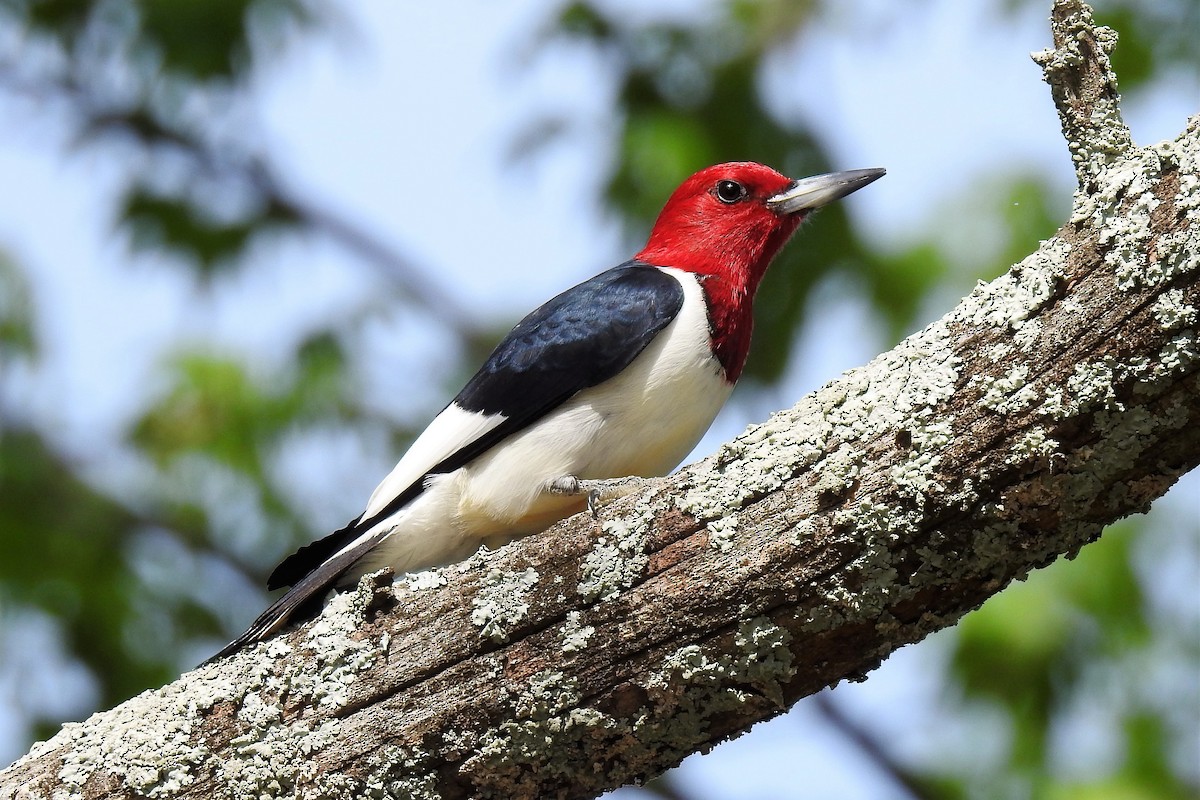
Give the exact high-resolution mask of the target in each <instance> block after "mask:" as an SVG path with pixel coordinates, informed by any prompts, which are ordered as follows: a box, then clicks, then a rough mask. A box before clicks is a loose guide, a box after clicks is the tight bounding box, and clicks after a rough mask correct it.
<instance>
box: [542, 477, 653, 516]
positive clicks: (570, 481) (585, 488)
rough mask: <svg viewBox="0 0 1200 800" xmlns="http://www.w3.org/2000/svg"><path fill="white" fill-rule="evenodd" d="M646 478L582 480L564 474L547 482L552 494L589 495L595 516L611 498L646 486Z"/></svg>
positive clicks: (591, 510)
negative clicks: (601, 506)
mask: <svg viewBox="0 0 1200 800" xmlns="http://www.w3.org/2000/svg"><path fill="white" fill-rule="evenodd" d="M646 483H647V481H646V479H645V478H638V477H632V476H631V477H628V478H614V479H611V480H602V481H593V480H580V479H579V478H577V477H575V476H574V475H563V476H562V477H561V478H555V479H554V480H552V481H549V482H548V483H547V484H546V489H547V491H549V492H550V494H558V495H565V496H572V497H574V496H578V495H581V494H583V495H587V508H588V511H589V512H590V513H591V515H592V516H593V517H599V516H600V505H601V504H602V503H607V502H609V501H611V500H616V499H618V498H621V497H624V496H625V495H627V494H633V493H634V492H636V491H638V490H639V489H642V488H643V487H645V485H646Z"/></svg>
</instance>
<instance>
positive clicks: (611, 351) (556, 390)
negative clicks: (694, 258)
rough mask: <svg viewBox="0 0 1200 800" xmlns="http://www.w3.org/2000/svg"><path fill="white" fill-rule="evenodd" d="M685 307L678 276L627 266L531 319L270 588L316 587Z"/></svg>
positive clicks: (602, 376) (625, 357) (607, 374)
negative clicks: (347, 516)
mask: <svg viewBox="0 0 1200 800" xmlns="http://www.w3.org/2000/svg"><path fill="white" fill-rule="evenodd" d="M682 305H683V288H682V286H680V284H679V281H678V280H677V279H676V278H675V277H673V276H671V275H670V274H668V273H666V272H663V271H662V270H659V269H656V268H654V267H650V266H647V265H645V264H641V263H639V262H626V263H625V264H622V265H621V266H619V267H614V268H613V269H610V270H608V271H607V272H603V273H601V274H600V275H597V276H596V277H594V278H592V279H591V280H588V281H585V282H583V283H581V284H579V285H578V286H575V287H574V288H571V289H568V290H567V291H565V292H563V293H562V294H560V295H558V296H557V297H555V298H554V299H552V300H550V301H549V302H547V303H546V304H545V305H543V306H541V307H540V308H538V309H537V310H536V311H534V312H532V313H531V314H529V316H527V317H525V318H524V319H523V320H521V321H520V322H519V323H517V326H516V327H515V328H513V330H512V331H511V332H510V333H509V334H508V336H506V337H505V338H504V340H503V341H502V342H500V344H499V345H498V346H497V347H496V349H495V350H494V351H492V354H491V355H490V356H489V357H488V359H487V361H486V362H485V363H484V365H483V366H482V367H481V368H480V370H479V372H477V373H476V374H475V376H474V377H472V378H471V380H470V381H468V383H467V385H466V386H465V387H464V388H463V390H462V391H461V392H459V393H458V396H456V397H455V398H454V400H453V401H452V402H451V403H450V405H448V406H447V407H446V408H445V409H444V410H443V411H442V413H441V414H439V415H438V417H437V418H436V419H434V421H433V422H432V423H431V424H430V426H429V427H428V428H427V429H426V430H425V432H424V433H422V434H421V436H419V437H418V438H417V440H416V441H415V442H414V443H413V445H412V447H411V448H410V449H409V451H408V452H407V453H406V454H405V455H404V457H403V458H401V459H400V462H399V463H398V464H397V465H396V467H395V468H394V469H393V470H392V472H391V473H390V474H389V475H388V476H387V477H386V478H384V480H383V482H382V483H380V484H379V486H378V488H376V490H375V491H374V493H372V495H371V499H370V502H369V503H368V505H367V509H366V511H365V512H364V513H363V514H362V516H360V517H359V518H357V519H355V520H354V521H353V522H351V523H350V524H349V525H347V526H346V527H344V528H342V529H340V530H338V531H335V532H334V533H332V534H330V535H329V536H326V537H325V538H324V539H321V540H318V541H316V542H313V543H312V544H310V545H307V546H305V547H302V548H300V550H298V551H297V552H296V553H294V554H293V555H291V556H289V557H288V558H286V559H284V561H283V562H282V563H281V564H280V565H279V566H278V567H277V568H276V569H275V571H274V572H273V573H272V574H271V578H270V580H269V581H268V584H267V585H268V588H272V589H274V588H278V587H280V586H288V585H296V586H297V588H299V585H300V582H301V581H303V582H304V583H305V584H307V583H308V581H307V580H306V579H305V576H306V575H308V574H309V573H310V572H312V571H313V570H316V569H318V568H319V567H320V566H321V565H322V564H323V563H325V562H326V561H328V560H329V559H330V558H332V557H334V556H335V555H339V551H341V550H345V549H346V548H348V547H353V548H354V549H355V550H357V549H358V547H359V545H360V544H361V542H359V541H358V540H359V539H361V538H362V536H363V534H364V533H366V532H367V531H368V530H369V529H370V528H372V527H373V526H375V525H376V524H378V523H379V522H381V521H383V520H384V519H386V518H387V517H389V516H391V515H393V514H395V513H396V512H397V511H399V510H400V509H402V508H403V507H404V506H406V505H408V503H410V502H412V500H413V499H414V498H415V497H417V496H418V495H419V494H420V493H421V492H422V491H423V490H424V487H425V479H426V478H428V477H429V476H430V475H437V474H444V473H447V472H452V471H454V470H456V469H458V468H459V467H462V466H463V465H465V464H467V463H468V462H470V461H471V460H472V459H474V458H477V457H478V456H480V455H481V454H483V453H485V452H487V451H488V450H489V449H491V448H492V447H493V446H495V445H496V444H497V443H498V442H500V441H502V440H503V439H504V438H506V437H508V436H510V435H512V434H513V433H516V432H518V431H521V430H524V429H525V428H527V427H528V426H529V425H531V424H533V423H534V422H536V421H538V420H539V419H541V418H542V417H544V416H545V415H546V414H548V413H550V412H551V411H553V410H554V409H555V408H557V407H558V406H560V405H562V403H564V402H565V401H566V400H567V399H569V398H570V397H572V396H573V395H574V394H576V393H577V392H580V391H582V390H583V389H587V388H589V387H592V386H596V385H597V384H600V383H603V382H604V381H606V380H608V379H609V378H611V377H613V376H614V375H616V374H618V373H619V372H621V370H623V369H624V368H625V367H627V366H628V365H629V363H630V362H631V361H633V359H634V358H636V357H637V356H638V354H639V353H641V352H642V351H643V350H644V349H645V348H646V345H648V344H649V343H650V342H651V340H653V339H654V337H655V336H656V335H657V334H658V333H659V331H661V330H662V329H663V328H665V327H666V326H667V325H668V324H670V322H671V320H673V319H674V318H675V316H676V315H677V314H678V313H679V309H680V307H681V306H682ZM368 549H369V548H368ZM360 555H361V554H360ZM340 560H341V559H339V561H340ZM348 566H349V564H346V565H344V566H343V567H342V568H341V570H340V571H339V573H338V574H340V572H341V571H345V569H346V568H347V567H348ZM321 571H322V572H324V571H325V570H321ZM336 577H337V576H336V575H335V576H333V578H330V579H329V581H328V582H331V581H332V580H334V579H336Z"/></svg>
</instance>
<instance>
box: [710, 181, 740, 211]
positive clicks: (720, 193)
mask: <svg viewBox="0 0 1200 800" xmlns="http://www.w3.org/2000/svg"><path fill="white" fill-rule="evenodd" d="M745 197H746V187H745V186H742V185H741V184H740V183H738V182H737V181H717V199H718V200H720V201H721V202H722V203H724V204H725V205H732V204H734V203H736V202H737V201H739V200H744V199H745Z"/></svg>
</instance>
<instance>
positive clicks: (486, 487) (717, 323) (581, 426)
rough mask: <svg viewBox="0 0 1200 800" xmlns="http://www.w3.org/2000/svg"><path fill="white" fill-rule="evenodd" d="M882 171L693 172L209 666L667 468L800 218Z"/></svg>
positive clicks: (461, 398) (733, 356) (494, 361)
mask: <svg viewBox="0 0 1200 800" xmlns="http://www.w3.org/2000/svg"><path fill="white" fill-rule="evenodd" d="M883 174H884V170H882V169H859V170H849V171H846V172H834V173H829V174H826V175H817V176H815V177H811V178H805V179H802V180H791V179H789V178H787V177H785V176H783V175H781V174H780V173H778V172H776V171H775V170H773V169H771V168H769V167H765V166H763V165H761V164H755V163H752V162H733V163H727V164H718V165H716V166H713V167H708V168H707V169H704V170H701V171H700V172H697V173H696V174H695V175H693V176H691V177H690V178H688V179H687V180H686V181H684V182H683V184H682V185H681V186H680V187H679V188H678V189H676V190H675V192H674V193H673V194H672V195H671V197H670V199H668V200H667V203H666V205H665V206H664V207H663V210H662V212H661V213H660V214H659V217H658V220H657V222H655V224H654V228H653V229H652V230H651V232H650V239H649V241H648V242H647V243H646V246H645V247H644V248H643V249H642V250H641V252H639V253H638V254H637V255H636V256H634V257H633V259H631V260H630V261H626V262H625V263H623V264H621V265H619V266H616V267H613V268H612V269H610V270H608V271H606V272H602V273H600V274H599V275H597V276H596V277H594V278H592V279H590V280H587V281H584V282H583V283H581V284H579V285H578V286H575V287H573V288H571V289H568V290H566V291H565V292H563V293H562V294H560V295H558V296H557V297H555V298H553V299H552V300H550V301H549V302H547V303H546V304H544V305H543V306H541V307H540V308H538V309H537V310H535V311H534V312H532V313H531V314H529V315H528V316H526V317H525V318H524V319H522V320H521V321H520V322H519V323H517V326H516V327H515V328H513V329H512V331H511V332H510V333H509V334H508V335H507V336H505V337H504V339H503V341H501V342H500V344H499V345H497V347H496V349H495V350H494V351H492V354H491V355H490V356H488V358H487V360H486V361H485V362H484V364H483V366H482V367H481V368H480V369H479V371H478V372H477V373H475V375H474V377H472V378H471V379H470V380H469V381H468V382H467V385H466V386H465V387H464V388H463V390H462V391H461V392H459V393H458V395H457V396H456V397H455V398H454V399H453V400H452V401H451V402H450V404H449V405H447V406H446V407H445V408H444V409H443V410H442V412H441V413H440V414H438V415H437V417H435V418H434V420H433V421H432V422H431V423H430V424H429V427H427V428H426V429H425V430H424V432H423V433H421V435H420V436H418V437H417V439H416V441H414V442H413V443H412V446H411V447H410V448H409V449H408V452H407V453H405V454H404V456H403V457H402V458H401V459H400V461H399V463H398V464H396V466H395V468H394V469H393V470H392V471H391V473H390V474H388V475H387V477H385V478H384V479H383V482H382V483H380V484H379V486H378V487H377V488H376V489H375V491H374V493H372V495H371V497H370V499H369V500H368V501H367V506H366V509H365V510H364V511H363V512H362V514H360V515H359V516H358V517H356V518H355V519H354V520H353V521H351V522H350V523H349V524H348V525H346V526H345V527H344V528H341V529H340V530H337V531H334V532H333V533H331V534H329V535H328V536H326V537H325V538H323V539H320V540H318V541H316V542H314V543H312V544H309V545H307V546H305V547H302V548H300V549H299V550H298V551H297V552H296V553H294V554H293V555H291V556H289V557H288V558H286V559H285V560H284V561H283V562H282V563H280V565H279V566H278V567H276V569H275V571H274V572H273V573H272V574H271V576H270V578H269V580H268V582H267V588H268V589H278V588H281V587H284V586H290V587H291V590H290V591H289V592H287V593H286V594H285V595H283V596H282V597H281V598H280V599H279V600H277V601H276V602H275V603H274V604H272V605H271V606H270V607H269V608H268V609H267V610H266V611H264V612H263V613H262V615H261V616H259V618H258V619H257V620H255V622H254V623H253V624H252V625H251V626H250V628H249V629H248V630H247V631H246V632H245V633H243V634H242V635H241V636H239V637H238V638H237V639H235V640H234V641H233V642H231V643H230V644H229V645H227V646H226V647H225V648H224V649H223V650H222V651H221V652H220V653H218V654H217V655H215V656H213V659H216V658H219V657H221V656H223V655H226V654H228V653H231V652H233V651H235V650H237V649H238V648H240V647H242V646H244V645H246V644H249V643H252V642H257V641H261V640H263V639H265V638H267V637H269V636H271V635H272V634H273V633H275V632H276V631H277V630H279V629H280V628H281V627H283V626H284V625H285V624H287V623H288V622H289V621H294V620H298V619H304V618H307V617H311V616H314V615H315V614H316V613H317V612H318V611H319V610H320V607H321V603H322V602H323V598H324V596H325V595H326V593H327V592H328V591H329V590H330V589H335V588H343V587H346V586H348V585H352V584H353V583H354V582H356V581H357V580H358V579H359V578H360V577H361V576H363V575H365V574H367V573H369V572H373V571H375V570H378V569H381V568H383V567H390V568H392V569H393V570H395V571H396V572H397V573H403V572H415V571H418V570H422V569H426V568H428V567H432V566H436V565H440V564H447V563H451V562H454V561H457V560H461V559H463V558H465V557H467V556H468V555H470V554H471V553H473V552H474V551H475V550H477V549H478V548H479V547H480V545H481V544H486V545H488V546H489V547H496V546H499V545H501V544H504V543H505V542H507V541H510V540H512V539H515V538H517V537H521V536H525V535H528V534H531V533H535V532H538V531H542V530H544V529H546V528H547V527H549V526H550V525H551V524H553V523H554V522H557V521H558V520H560V519H563V518H564V517H567V516H569V515H571V514H574V513H576V512H578V511H580V510H582V509H583V508H584V506H585V505H586V504H588V500H587V498H586V497H585V496H584V495H585V494H586V492H585V491H584V490H583V489H584V488H586V487H594V486H595V485H597V484H596V482H597V481H604V480H607V479H615V478H621V477H627V476H636V477H643V478H647V477H656V476H662V475H665V474H667V473H668V472H670V471H671V470H672V469H674V468H675V467H676V466H677V465H678V464H679V462H680V461H682V460H683V458H684V457H685V456H686V455H687V454H688V453H689V452H690V451H691V450H692V448H693V447H695V445H696V443H697V442H698V441H699V440H700V437H701V436H703V434H704V432H705V431H706V430H708V427H709V425H710V424H711V423H712V421H713V419H714V418H715V417H716V414H717V412H718V411H719V410H720V409H721V406H723V405H724V403H725V401H726V399H728V397H729V395H730V392H732V390H733V385H734V383H736V382H737V379H738V377H739V376H740V375H741V373H742V367H743V366H744V365H745V362H746V353H747V351H748V350H749V347H750V329H751V326H752V323H753V320H752V313H751V312H752V306H753V301H754V295H755V292H756V291H757V289H758V285H759V282H760V281H761V280H762V277H763V274H764V273H765V272H766V270H767V266H768V265H769V264H770V262H771V260H772V259H773V258H774V257H775V255H776V254H777V253H778V252H779V251H780V249H782V247H783V246H784V244H786V243H787V241H788V239H789V238H791V236H792V234H793V233H794V232H795V231H796V229H797V227H799V225H800V223H801V222H803V221H804V219H805V218H806V217H807V216H808V214H809V213H811V212H812V211H814V210H816V209H818V208H820V207H821V206H824V205H826V204H827V203H830V202H832V201H834V200H837V199H838V198H841V197H845V196H846V195H848V194H850V193H851V192H854V191H856V190H858V189H860V188H862V187H863V186H866V185H867V184H868V183H871V182H872V181H874V180H877V179H878V178H880V177H882V176H883ZM581 487H583V488H581Z"/></svg>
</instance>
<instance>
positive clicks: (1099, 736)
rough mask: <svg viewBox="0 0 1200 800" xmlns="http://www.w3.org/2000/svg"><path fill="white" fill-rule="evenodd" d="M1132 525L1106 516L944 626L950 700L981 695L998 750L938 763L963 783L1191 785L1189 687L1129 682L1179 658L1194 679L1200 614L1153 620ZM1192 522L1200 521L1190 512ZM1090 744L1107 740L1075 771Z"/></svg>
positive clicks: (998, 793)
mask: <svg viewBox="0 0 1200 800" xmlns="http://www.w3.org/2000/svg"><path fill="white" fill-rule="evenodd" d="M1139 527H1140V526H1139V525H1137V524H1136V523H1134V522H1130V521H1126V522H1122V523H1118V524H1116V525H1113V526H1110V528H1109V529H1108V530H1107V531H1105V534H1104V536H1103V537H1102V538H1101V539H1100V541H1098V542H1095V543H1094V544H1091V545H1089V546H1088V547H1086V548H1084V549H1083V550H1082V551H1080V553H1079V555H1078V556H1077V557H1076V558H1075V559H1074V560H1073V561H1059V562H1056V563H1055V564H1052V565H1051V566H1049V567H1047V568H1046V569H1044V570H1040V571H1038V572H1035V573H1033V574H1032V575H1030V577H1029V578H1028V579H1027V580H1026V581H1025V582H1024V583H1021V584H1017V585H1014V586H1011V587H1009V588H1008V589H1007V590H1006V591H1004V592H1002V593H1000V594H998V595H996V596H995V597H993V598H991V599H990V600H988V601H987V603H985V604H984V606H983V607H982V608H981V609H979V610H978V611H976V612H975V613H973V614H970V615H968V616H967V617H966V618H964V619H963V621H962V622H961V623H959V625H958V626H957V627H956V628H955V636H954V641H953V660H952V667H951V669H952V677H953V678H954V680H953V682H951V683H950V684H949V689H950V691H951V693H952V695H953V696H952V697H950V698H949V701H950V703H951V707H952V708H956V709H958V712H959V713H969V711H970V709H971V708H972V706H973V704H975V703H983V704H985V705H987V706H989V707H991V709H992V710H993V711H995V712H998V713H999V714H1000V719H1002V720H1003V721H1004V724H1002V725H999V726H997V727H999V728H1001V729H1002V730H1003V731H1004V732H1003V734H1002V738H1003V740H1004V747H1003V752H1004V753H1005V757H1004V758H1003V759H1002V760H1000V761H999V762H997V763H992V764H988V763H983V764H981V763H978V762H977V763H974V764H971V765H970V768H969V769H963V767H964V766H966V765H955V764H953V763H947V764H944V765H940V768H937V771H938V772H939V773H940V774H941V777H942V778H943V781H946V779H947V778H949V777H950V776H951V775H952V776H953V777H954V779H955V781H954V782H953V783H956V784H957V785H959V786H960V787H961V788H962V789H964V790H965V791H963V792H962V793H961V796H965V797H1022V796H1033V797H1053V798H1059V797H1061V798H1068V797H1070V798H1091V797H1095V798H1108V797H1114V798H1125V797H1129V798H1139V797H1144V798H1151V797H1153V798H1162V799H1163V800H1167V799H1168V798H1179V799H1180V800H1184V799H1185V798H1194V797H1196V796H1197V791H1198V790H1200V786H1198V785H1197V784H1196V782H1195V781H1196V773H1195V770H1191V774H1190V775H1189V774H1186V773H1181V772H1180V769H1179V767H1180V766H1181V765H1183V764H1186V763H1187V762H1189V761H1194V759H1195V752H1194V748H1195V746H1196V744H1197V736H1196V733H1197V732H1196V731H1195V730H1194V728H1193V729H1192V730H1189V729H1188V727H1187V726H1188V722H1189V720H1190V721H1192V722H1193V724H1194V721H1195V720H1196V719H1200V706H1197V698H1196V697H1195V695H1194V687H1193V689H1192V696H1191V697H1190V698H1189V697H1188V694H1189V690H1188V689H1187V688H1186V686H1185V685H1179V686H1175V687H1174V688H1175V690H1176V691H1174V692H1171V693H1170V694H1169V695H1167V696H1172V697H1174V698H1175V700H1174V702H1176V703H1183V705H1179V706H1175V707H1174V708H1165V707H1164V705H1163V702H1164V695H1163V693H1161V691H1156V688H1157V689H1158V690H1161V689H1162V688H1164V687H1147V686H1144V685H1142V683H1141V682H1143V681H1151V682H1153V681H1164V680H1166V681H1171V680H1172V679H1171V678H1170V674H1171V672H1172V671H1174V670H1179V673H1178V674H1179V676H1180V679H1179V681H1177V682H1178V683H1181V684H1186V683H1189V682H1193V683H1194V680H1189V679H1188V677H1187V676H1188V675H1190V676H1191V678H1192V679H1194V678H1195V673H1196V667H1197V662H1196V657H1197V655H1198V651H1200V635H1198V634H1200V631H1197V630H1196V627H1195V624H1196V623H1197V622H1200V617H1194V618H1193V619H1191V620H1190V623H1191V627H1190V628H1189V627H1187V626H1184V627H1178V626H1174V625H1170V624H1164V623H1166V622H1167V620H1164V619H1163V616H1162V614H1161V613H1159V612H1157V611H1156V610H1155V609H1154V607H1153V604H1152V603H1151V602H1150V599H1149V597H1148V589H1149V588H1150V587H1149V586H1148V585H1147V581H1149V580H1152V576H1149V575H1144V574H1143V575H1141V576H1139V575H1138V574H1137V571H1136V570H1135V568H1134V565H1135V563H1136V562H1137V561H1138V545H1139V543H1140V542H1141V539H1140V538H1139V533H1140V531H1139ZM1191 527H1192V530H1191V531H1189V533H1190V534H1191V535H1193V536H1194V535H1196V534H1197V533H1200V529H1198V528H1197V524H1196V521H1194V520H1193V522H1192V526H1191ZM1148 665H1153V669H1152V670H1150V671H1148V670H1147V666H1148ZM1153 673H1157V675H1154V674H1153ZM1070 724H1073V725H1076V726H1081V727H1078V728H1076V729H1074V730H1070V729H1069V725H1070ZM1089 734H1090V737H1091V740H1090V741H1089ZM1106 738H1107V739H1108V740H1109V741H1107V742H1106V741H1105V739H1106ZM1098 744H1099V745H1100V746H1104V747H1107V748H1108V749H1109V750H1110V751H1112V752H1111V753H1110V754H1109V755H1107V756H1105V757H1101V759H1100V761H1099V763H1092V764H1091V769H1090V770H1089V774H1088V777H1087V779H1086V780H1081V779H1080V778H1079V777H1078V776H1076V775H1072V774H1070V773H1071V770H1070V769H1068V768H1067V767H1066V766H1065V762H1069V761H1071V756H1072V755H1074V754H1073V753H1072V752H1071V751H1072V750H1076V749H1078V750H1082V751H1084V752H1086V751H1087V749H1088V748H1089V747H1091V748H1095V747H1097V746H1098ZM1092 760H1093V762H1095V759H1094V758H1093V759H1092ZM954 770H958V771H957V773H956V774H955V773H954V772H951V771H954ZM948 773H949V774H948ZM943 785H946V784H945V783H944V784H943Z"/></svg>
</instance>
